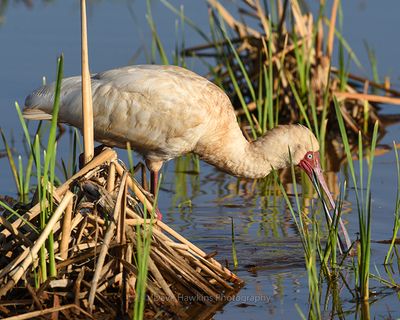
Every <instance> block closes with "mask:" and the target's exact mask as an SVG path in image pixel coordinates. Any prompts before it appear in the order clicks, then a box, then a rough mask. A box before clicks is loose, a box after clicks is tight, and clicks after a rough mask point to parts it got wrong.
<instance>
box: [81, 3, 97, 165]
mask: <svg viewBox="0 0 400 320" xmlns="http://www.w3.org/2000/svg"><path fill="white" fill-rule="evenodd" d="M81 60H82V118H83V145H84V163H85V164H86V163H88V162H89V161H90V160H92V158H93V156H94V128H93V106H92V87H91V81H90V71H89V57H88V44H87V23H86V0H81Z"/></svg>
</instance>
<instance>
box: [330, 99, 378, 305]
mask: <svg viewBox="0 0 400 320" xmlns="http://www.w3.org/2000/svg"><path fill="white" fill-rule="evenodd" d="M335 110H336V114H337V117H338V123H339V128H340V133H341V135H342V140H343V144H344V148H345V151H346V157H347V162H348V165H349V169H350V175H351V178H352V183H353V186H354V190H355V196H356V202H357V212H358V221H359V234H360V239H359V249H358V252H357V254H358V256H357V264H356V268H357V270H356V273H357V274H358V281H357V282H356V286H357V289H358V290H357V293H358V297H359V298H360V299H361V300H368V299H369V273H370V257H371V217H372V209H371V177H372V172H373V163H374V155H375V147H376V141H377V136H378V122H376V123H375V127H374V131H373V134H372V141H371V144H370V147H369V150H368V157H367V163H368V175H367V181H366V186H365V184H364V167H363V157H364V152H363V139H362V135H361V132H359V139H358V157H359V162H358V163H359V168H358V169H359V177H358V179H357V177H356V172H355V168H354V164H353V158H352V152H351V150H350V145H349V141H348V137H347V133H346V128H345V126H344V122H343V117H342V113H341V111H340V105H339V103H338V102H337V101H336V100H335ZM364 187H365V188H364Z"/></svg>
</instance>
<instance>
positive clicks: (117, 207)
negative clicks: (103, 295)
mask: <svg viewBox="0 0 400 320" xmlns="http://www.w3.org/2000/svg"><path fill="white" fill-rule="evenodd" d="M127 177H128V173H127V172H125V173H124V174H123V176H122V180H121V185H120V189H119V192H118V196H117V201H116V204H115V209H114V213H113V217H112V220H111V221H110V224H109V226H108V228H107V231H106V233H105V235H104V239H103V245H102V246H101V249H100V253H99V256H98V259H97V264H96V269H95V272H94V275H93V280H92V283H91V286H90V293H89V298H88V302H89V310H93V304H94V298H95V295H96V290H97V283H98V281H99V278H100V274H101V269H102V268H103V265H104V261H105V258H106V255H107V252H108V245H109V244H110V241H111V238H112V237H113V235H114V230H115V228H116V222H117V221H118V215H119V214H120V211H121V205H122V200H123V199H122V196H123V195H124V190H125V184H126V182H127Z"/></svg>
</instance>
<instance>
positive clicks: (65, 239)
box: [60, 201, 74, 260]
mask: <svg viewBox="0 0 400 320" xmlns="http://www.w3.org/2000/svg"><path fill="white" fill-rule="evenodd" d="M73 206H74V202H73V201H70V202H69V203H68V206H67V208H66V209H65V215H64V218H63V224H62V238H61V243H60V257H61V259H64V260H65V259H67V257H68V244H69V240H70V236H71V222H72V209H73Z"/></svg>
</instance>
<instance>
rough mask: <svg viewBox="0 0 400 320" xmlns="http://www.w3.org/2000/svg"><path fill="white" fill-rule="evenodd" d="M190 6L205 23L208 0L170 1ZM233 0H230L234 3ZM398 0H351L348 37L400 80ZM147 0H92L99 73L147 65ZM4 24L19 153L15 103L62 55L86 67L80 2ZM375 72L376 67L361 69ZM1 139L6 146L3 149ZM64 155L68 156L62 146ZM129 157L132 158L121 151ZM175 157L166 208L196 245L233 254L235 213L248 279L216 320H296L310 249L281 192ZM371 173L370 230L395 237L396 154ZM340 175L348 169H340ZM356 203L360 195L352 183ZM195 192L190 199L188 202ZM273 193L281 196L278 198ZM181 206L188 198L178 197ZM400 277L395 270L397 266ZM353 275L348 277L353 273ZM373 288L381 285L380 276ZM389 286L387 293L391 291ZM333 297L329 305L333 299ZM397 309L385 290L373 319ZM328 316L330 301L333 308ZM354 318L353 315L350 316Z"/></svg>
mask: <svg viewBox="0 0 400 320" xmlns="http://www.w3.org/2000/svg"><path fill="white" fill-rule="evenodd" d="M171 2H172V3H173V4H175V5H178V4H180V3H182V4H183V5H184V9H185V13H186V14H187V15H188V16H189V17H190V18H191V19H192V20H194V22H196V23H197V24H198V25H200V26H204V27H203V29H204V30H205V31H207V8H206V5H205V4H204V2H203V1H200V0H197V1H188V0H186V1H184V0H180V1H177V0H176V1H171ZM230 2H231V1H226V2H225V3H227V5H228V6H229V5H230ZM399 10H400V3H399V2H398V1H396V0H390V1H389V0H387V1H385V2H384V4H383V3H382V2H378V1H367V0H365V1H364V0H354V1H344V3H343V12H344V35H345V37H346V39H347V40H348V41H349V43H350V44H351V46H352V48H353V50H354V51H355V52H356V53H357V54H358V56H359V58H360V60H361V62H362V63H363V65H364V67H365V70H370V68H369V65H368V58H367V54H366V52H365V49H364V44H363V41H364V40H365V41H368V43H369V45H370V46H372V47H373V48H374V49H375V53H376V56H377V61H378V69H379V71H380V74H381V75H389V76H391V80H392V83H393V84H394V86H395V87H397V88H399V85H398V84H399V82H400V81H399V75H400V69H399V68H398V64H397V61H398V57H399V56H400V45H399V41H398V30H399V28H398V27H399V21H400V20H399V18H398V12H400V11H399ZM145 13H146V8H145V1H89V8H88V15H89V17H88V19H89V47H90V63H91V70H92V71H102V70H106V69H110V68H114V67H118V66H123V65H127V64H130V63H145V62H146V58H145V56H146V54H145V52H146V50H149V48H150V32H149V28H148V26H147V24H146V18H145ZM153 17H154V20H155V21H156V23H157V27H158V31H159V33H160V37H161V39H162V40H163V41H164V45H165V46H166V48H167V51H168V53H172V51H173V49H174V43H175V39H176V35H175V20H176V18H175V16H174V15H173V14H172V13H170V12H168V11H167V10H166V9H165V8H164V7H163V6H162V5H161V4H159V3H158V1H153ZM1 21H2V23H1V25H0V43H1V44H2V49H1V50H0V63H1V76H0V88H1V90H0V111H1V114H0V127H1V128H2V130H3V131H4V132H5V133H6V134H7V135H8V136H9V137H10V138H11V137H13V138H14V141H15V148H16V149H17V150H19V152H21V151H22V147H21V146H22V144H21V141H22V140H21V136H22V135H21V130H20V129H19V124H18V120H17V116H16V112H15V110H14V107H13V104H14V101H19V103H20V104H21V105H22V104H23V101H24V98H25V96H26V95H27V94H28V93H29V92H30V91H31V90H32V89H34V88H36V87H38V86H40V84H41V82H42V76H46V77H47V79H48V81H53V80H54V78H55V69H56V57H57V55H58V54H59V53H61V52H63V53H64V56H65V67H64V70H65V75H66V76H71V75H76V74H79V72H80V39H79V31H80V24H79V2H78V1H36V2H34V5H33V7H32V8H29V7H27V6H26V5H24V2H22V1H9V2H8V5H7V7H6V9H5V11H4V13H3V17H2V20H1ZM185 33H186V44H187V45H189V46H190V45H195V44H200V43H201V39H200V38H199V37H198V36H197V34H195V33H193V32H191V31H190V29H189V27H188V26H185ZM188 66H189V68H191V69H193V70H195V71H197V72H199V73H204V68H203V67H202V64H201V63H200V62H199V61H196V60H188ZM351 68H352V70H353V71H355V72H356V73H358V74H360V73H361V74H362V75H367V76H370V72H369V71H366V73H365V74H363V71H360V70H356V69H355V67H354V66H352V67H351ZM384 108H385V109H384V112H385V113H393V112H396V107H394V106H385V107H384ZM399 133H400V127H399V126H392V127H389V129H388V134H387V135H386V136H385V138H384V139H383V140H382V141H381V143H382V144H389V145H390V144H391V143H392V141H393V140H397V142H399V141H398V140H399V139H398V137H399V136H400V134H399ZM1 149H2V146H1V147H0V150H1ZM59 150H60V151H59V153H60V154H59V156H60V157H63V156H64V157H67V155H66V154H63V152H64V153H66V151H65V150H64V151H63V149H62V148H60V149H59ZM120 155H121V156H122V158H124V157H125V155H124V152H123V151H121V152H120ZM177 166H178V163H176V162H170V163H168V164H167V166H165V168H164V182H163V185H162V192H161V199H160V208H161V211H162V212H163V213H164V219H165V222H166V223H168V224H169V225H171V227H173V228H175V229H176V230H177V231H178V232H180V233H182V234H183V235H184V236H186V237H187V238H188V239H190V240H191V241H193V242H194V243H196V244H197V245H199V246H200V247H201V248H202V249H204V250H205V251H214V250H217V251H218V256H217V258H219V259H220V260H221V261H224V260H225V259H226V260H227V261H229V262H231V261H232V259H231V217H232V218H233V219H234V222H235V233H236V246H237V250H238V260H239V268H238V270H237V273H238V275H239V276H240V277H242V279H244V280H245V281H246V286H245V287H244V288H243V289H242V290H241V291H240V292H239V294H238V296H237V298H236V299H235V300H234V301H232V302H231V303H229V304H228V305H226V306H225V307H224V309H223V310H221V311H220V312H218V313H217V315H216V318H217V319H265V318H273V319H283V318H286V319H290V318H298V317H299V316H298V312H297V310H296V306H295V305H296V304H297V305H298V306H300V307H301V308H302V310H303V312H306V310H307V308H306V304H307V300H308V289H307V274H306V272H305V269H304V265H303V261H304V259H303V252H302V248H301V245H300V242H299V238H298V235H297V232H296V231H295V227H294V225H293V223H292V220H291V217H290V214H289V213H288V212H287V210H286V208H285V204H284V202H283V199H280V198H277V199H273V198H269V197H266V196H262V197H259V196H258V193H259V192H260V191H259V188H255V189H254V190H253V189H252V185H251V183H248V184H244V183H239V182H238V181H237V179H235V178H233V177H230V176H228V175H225V174H223V173H220V172H218V171H216V170H215V169H214V168H212V167H210V166H208V165H207V164H203V163H202V164H201V173H200V175H191V174H185V173H183V172H180V170H177V168H178V167H177ZM374 173H375V174H374V176H373V184H372V185H373V189H372V192H373V193H372V195H373V199H372V205H373V215H374V216H373V221H374V222H373V225H372V238H373V239H375V240H380V239H388V238H389V237H390V235H391V230H392V220H393V218H392V217H393V208H394V203H395V191H396V176H395V174H394V173H395V163H394V155H393V152H389V153H387V154H385V155H383V156H381V157H378V158H377V159H376V162H375V170H374ZM338 178H339V180H341V181H342V180H343V174H342V173H338ZM14 193H15V188H14V186H13V180H12V177H11V174H10V171H9V168H8V163H7V161H6V160H5V159H4V158H3V159H0V194H10V195H13V194H14ZM347 198H348V199H347V200H348V201H349V208H350V209H351V208H352V204H354V203H355V200H354V194H353V192H352V190H351V189H350V191H349V194H348V197H347ZM187 200H191V204H192V205H191V207H190V206H187V205H184V204H185V203H187V202H185V201H187ZM274 200H275V201H274ZM179 204H181V205H179ZM345 219H346V220H347V221H348V228H349V232H350V234H351V235H352V237H353V238H355V237H356V235H355V233H356V232H357V228H358V225H357V224H358V222H357V216H356V212H355V211H352V210H350V212H349V213H348V214H347V215H346V216H345ZM385 250H386V247H385V246H382V245H377V244H374V245H373V248H372V261H371V263H372V270H373V271H374V270H375V269H374V266H375V265H376V267H377V268H378V269H379V271H380V272H382V275H383V276H384V271H383V270H382V262H383V257H384V255H385ZM395 275H396V276H397V278H398V271H395ZM350 281H351V280H350ZM372 286H377V287H376V288H375V289H376V290H381V289H382V288H381V287H380V286H378V284H377V283H375V282H372ZM389 293H390V292H389ZM341 297H342V299H343V309H344V310H345V311H348V312H349V313H350V314H351V313H352V312H354V309H355V304H354V303H352V302H351V295H350V294H349V293H348V291H347V290H343V291H342V296H341ZM328 305H329V304H328ZM389 314H391V316H392V317H393V318H398V317H400V303H399V300H398V297H397V295H396V294H393V293H390V294H388V295H386V296H385V297H383V296H382V295H381V296H380V299H379V301H378V302H376V303H374V304H372V305H371V317H377V318H386V317H388V316H389ZM326 316H327V317H329V308H328V310H327V311H326ZM351 317H353V315H352V316H351Z"/></svg>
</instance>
